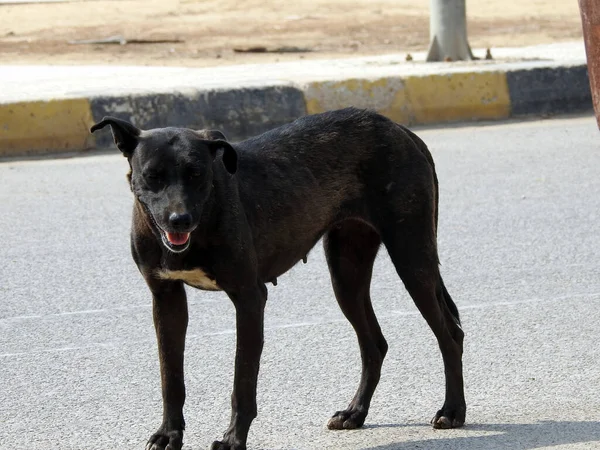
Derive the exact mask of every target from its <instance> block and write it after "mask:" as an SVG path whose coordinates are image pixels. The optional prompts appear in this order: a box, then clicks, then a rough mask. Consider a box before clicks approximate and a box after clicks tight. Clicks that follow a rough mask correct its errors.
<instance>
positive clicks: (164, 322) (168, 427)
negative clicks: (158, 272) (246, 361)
mask: <svg viewBox="0 0 600 450" xmlns="http://www.w3.org/2000/svg"><path fill="white" fill-rule="evenodd" d="M148 286H149V287H150V290H151V291H152V308H153V313H152V314H153V318H154V327H155V329H156V339H157V341H158V356H159V361H160V378H161V384H162V397H163V422H162V424H161V426H160V427H159V428H158V430H157V431H156V433H154V434H153V435H152V436H151V437H150V439H149V440H148V444H147V445H146V450H180V449H181V447H182V445H183V430H184V429H185V422H184V420H183V403H184V401H185V385H184V381H183V351H184V347H185V333H186V330H187V324H188V310H187V300H186V295H185V289H184V287H183V283H182V282H181V281H156V280H150V281H148Z"/></svg>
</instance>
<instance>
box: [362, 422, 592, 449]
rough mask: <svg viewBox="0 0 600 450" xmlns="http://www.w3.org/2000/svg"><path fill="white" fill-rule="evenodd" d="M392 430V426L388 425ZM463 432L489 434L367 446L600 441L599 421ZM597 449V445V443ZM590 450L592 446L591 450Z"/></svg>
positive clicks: (474, 446) (470, 446) (529, 445)
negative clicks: (489, 433)
mask: <svg viewBox="0 0 600 450" xmlns="http://www.w3.org/2000/svg"><path fill="white" fill-rule="evenodd" d="M390 426H391V427H394V425H390ZM464 431H473V432H477V433H479V432H491V433H495V434H493V435H487V436H480V435H479V436H460V437H452V435H451V433H452V431H449V434H448V437H447V438H437V439H424V440H420V441H410V442H398V443H394V444H386V445H380V446H376V447H368V448H369V450H403V449H411V450H414V449H427V450H436V449H445V450H448V449H461V450H464V449H478V450H481V449H505V448H510V449H513V450H528V449H536V448H541V447H550V446H556V445H566V444H578V443H585V442H600V422H555V421H551V420H549V421H541V422H537V423H528V424H481V425H478V424H472V425H469V426H466V427H465V428H464ZM598 445H599V447H600V444H598ZM590 448H592V447H590Z"/></svg>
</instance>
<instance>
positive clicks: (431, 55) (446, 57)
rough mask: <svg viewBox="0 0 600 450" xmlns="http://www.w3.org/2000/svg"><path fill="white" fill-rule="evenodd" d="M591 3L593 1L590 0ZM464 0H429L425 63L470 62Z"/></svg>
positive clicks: (470, 55) (471, 57) (470, 54)
mask: <svg viewBox="0 0 600 450" xmlns="http://www.w3.org/2000/svg"><path fill="white" fill-rule="evenodd" d="M592 1H593V0H592ZM465 3H466V0H430V2H429V4H430V6H431V12H430V16H429V38H430V44H429V51H428V52H427V61H457V60H471V59H473V53H472V52H471V47H469V42H468V41H467V8H466V4H465Z"/></svg>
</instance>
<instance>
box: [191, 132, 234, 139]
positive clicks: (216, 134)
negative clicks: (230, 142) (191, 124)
mask: <svg viewBox="0 0 600 450" xmlns="http://www.w3.org/2000/svg"><path fill="white" fill-rule="evenodd" d="M196 134H197V135H198V136H200V137H201V138H202V139H208V140H209V141H216V140H218V139H221V140H223V141H226V140H227V138H226V137H225V135H224V134H223V133H221V132H220V131H219V130H196Z"/></svg>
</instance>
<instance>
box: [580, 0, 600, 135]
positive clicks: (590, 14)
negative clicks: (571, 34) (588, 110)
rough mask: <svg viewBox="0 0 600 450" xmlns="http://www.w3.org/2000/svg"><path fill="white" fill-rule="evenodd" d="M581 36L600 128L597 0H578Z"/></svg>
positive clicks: (599, 56)
mask: <svg viewBox="0 0 600 450" xmlns="http://www.w3.org/2000/svg"><path fill="white" fill-rule="evenodd" d="M579 11H580V12H581V22H582V24H583V38H584V40H585V52H586V54H587V65H588V73H589V76H590V88H591V90H592V100H593V102H594V110H595V111H596V122H598V128H600V4H599V3H598V1H597V0H579Z"/></svg>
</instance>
